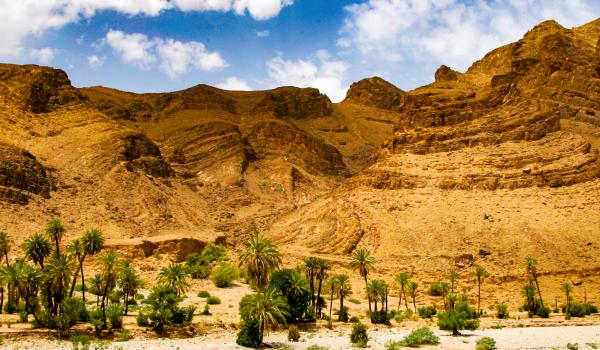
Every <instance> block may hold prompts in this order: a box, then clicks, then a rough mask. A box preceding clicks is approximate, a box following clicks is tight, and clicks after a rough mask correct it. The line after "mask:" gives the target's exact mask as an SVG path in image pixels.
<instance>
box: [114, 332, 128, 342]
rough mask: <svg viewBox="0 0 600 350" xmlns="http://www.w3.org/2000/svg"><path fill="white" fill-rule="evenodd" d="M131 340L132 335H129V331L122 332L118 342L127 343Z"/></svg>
mask: <svg viewBox="0 0 600 350" xmlns="http://www.w3.org/2000/svg"><path fill="white" fill-rule="evenodd" d="M130 339H131V334H129V331H127V330H125V329H124V330H122V331H121V333H119V336H118V337H117V341H118V342H125V341H129V340H130Z"/></svg>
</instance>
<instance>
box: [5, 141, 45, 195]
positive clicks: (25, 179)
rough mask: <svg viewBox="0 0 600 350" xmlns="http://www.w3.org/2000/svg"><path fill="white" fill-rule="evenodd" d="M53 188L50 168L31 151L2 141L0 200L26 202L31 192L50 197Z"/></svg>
mask: <svg viewBox="0 0 600 350" xmlns="http://www.w3.org/2000/svg"><path fill="white" fill-rule="evenodd" d="M53 188H54V184H53V180H52V177H51V176H50V174H49V172H48V169H46V168H45V167H44V166H43V165H42V164H40V163H39V162H38V161H37V159H36V158H35V157H34V156H33V155H32V154H31V153H29V152H27V151H25V150H24V149H21V148H18V147H14V146H11V145H8V144H5V143H0V200H2V201H6V202H11V203H18V204H25V203H27V202H28V200H29V198H30V195H31V194H35V195H39V196H42V197H45V198H49V197H50V191H51V190H52V189H53Z"/></svg>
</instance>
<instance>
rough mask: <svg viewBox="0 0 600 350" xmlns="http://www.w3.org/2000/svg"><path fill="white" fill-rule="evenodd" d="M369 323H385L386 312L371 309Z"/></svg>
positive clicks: (386, 320)
mask: <svg viewBox="0 0 600 350" xmlns="http://www.w3.org/2000/svg"><path fill="white" fill-rule="evenodd" d="M371 323H374V324H377V323H381V324H385V323H388V314H387V312H385V311H373V312H371Z"/></svg>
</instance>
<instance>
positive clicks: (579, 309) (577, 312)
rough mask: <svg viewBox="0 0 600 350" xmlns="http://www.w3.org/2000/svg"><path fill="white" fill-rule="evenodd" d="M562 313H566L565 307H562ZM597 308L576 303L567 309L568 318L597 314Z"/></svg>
mask: <svg viewBox="0 0 600 350" xmlns="http://www.w3.org/2000/svg"><path fill="white" fill-rule="evenodd" d="M562 312H563V313H565V314H566V313H567V306H566V305H563V306H562ZM597 312H598V308H597V307H596V306H594V305H592V304H582V303H577V302H572V303H571V308H570V309H569V316H571V317H585V316H589V315H591V314H594V313H597Z"/></svg>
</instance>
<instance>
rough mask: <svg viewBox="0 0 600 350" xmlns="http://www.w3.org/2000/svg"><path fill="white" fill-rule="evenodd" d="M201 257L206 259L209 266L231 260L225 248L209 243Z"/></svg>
mask: <svg viewBox="0 0 600 350" xmlns="http://www.w3.org/2000/svg"><path fill="white" fill-rule="evenodd" d="M200 256H201V257H202V258H205V259H206V260H207V261H208V263H209V264H210V263H213V262H220V261H227V260H229V256H228V255H227V250H226V249H225V247H223V246H221V245H218V244H215V243H208V244H207V245H206V246H205V247H204V249H202V254H201V255H200Z"/></svg>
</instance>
